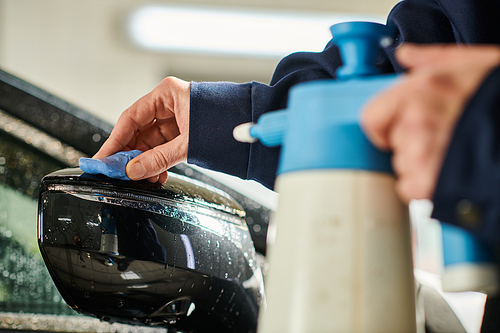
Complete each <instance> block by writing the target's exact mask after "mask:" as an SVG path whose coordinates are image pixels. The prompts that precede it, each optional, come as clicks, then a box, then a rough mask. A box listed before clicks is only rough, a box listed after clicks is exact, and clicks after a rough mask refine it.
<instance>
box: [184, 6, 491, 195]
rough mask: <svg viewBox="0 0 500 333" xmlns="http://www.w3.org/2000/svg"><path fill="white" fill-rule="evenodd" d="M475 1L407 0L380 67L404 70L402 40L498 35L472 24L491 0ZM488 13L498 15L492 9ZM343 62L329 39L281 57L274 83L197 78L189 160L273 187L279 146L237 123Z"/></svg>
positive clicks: (395, 16) (397, 11)
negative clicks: (237, 131)
mask: <svg viewBox="0 0 500 333" xmlns="http://www.w3.org/2000/svg"><path fill="white" fill-rule="evenodd" d="M476 2H477V1H474V0H463V1H460V6H458V5H457V2H456V0H441V1H437V0H405V1H402V2H401V3H399V4H397V5H396V6H395V7H394V8H393V10H392V11H391V13H390V14H389V17H388V24H391V25H393V26H394V27H395V28H396V35H395V43H393V45H392V46H391V47H389V48H387V49H384V50H383V52H381V54H380V56H379V58H378V60H377V66H378V67H379V68H380V69H381V70H382V72H383V73H389V72H394V71H396V72H400V71H402V68H401V67H400V66H399V65H398V64H397V62H396V61H395V59H394V50H395V48H396V47H397V46H399V45H400V44H401V43H403V42H414V43H454V42H461V43H462V42H463V43H475V42H480V41H485V40H488V38H490V37H491V36H494V35H498V34H496V33H494V31H493V32H489V33H488V31H483V30H484V29H486V28H487V27H488V26H487V25H486V24H485V23H484V22H485V21H481V22H483V23H482V24H481V25H478V24H475V25H474V24H472V23H470V22H473V23H474V22H475V21H474V18H477V17H476V16H480V15H485V14H484V12H488V10H485V9H484V8H487V7H488V6H487V5H486V4H485V3H488V2H487V1H486V2H480V4H475V3H476ZM481 8H483V9H481ZM464 13H465V14H464ZM488 14H489V15H490V16H491V17H493V18H494V14H493V13H488ZM464 17H465V18H464ZM470 17H472V19H470ZM494 20H495V22H496V21H497V20H496V18H494ZM470 29H472V30H471V31H472V32H471V31H470ZM496 31H498V30H496ZM485 34H487V37H485ZM479 36H481V38H479ZM496 38H498V37H496ZM340 65H341V59H340V55H339V53H338V50H337V48H336V47H335V46H334V45H333V44H332V43H331V42H330V43H329V44H328V45H327V46H326V47H325V49H324V51H323V52H319V53H311V52H299V53H294V54H291V55H289V56H287V57H285V58H284V59H282V60H281V62H280V63H279V65H278V66H277V68H276V70H275V73H274V75H273V78H272V80H271V82H270V84H269V85H267V84H263V83H258V82H251V83H244V84H235V83H230V82H203V83H197V82H192V84H191V105H190V132H189V151H188V162H189V163H193V164H196V165H199V166H201V167H205V168H208V169H212V170H216V171H221V172H224V173H228V174H232V175H235V176H238V177H240V178H243V179H253V180H256V181H258V182H260V183H262V184H264V185H265V186H267V187H269V188H273V186H274V180H275V177H276V169H277V164H278V156H279V148H267V147H264V146H263V145H262V144H261V143H259V142H256V143H253V144H243V143H239V142H236V141H235V140H234V139H233V137H232V131H233V128H234V127H235V126H237V125H239V124H242V123H245V122H256V121H257V119H258V118H259V116H260V115H261V114H263V113H265V112H269V111H273V110H279V109H283V108H285V107H286V101H287V98H288V90H289V89H290V87H292V86H293V85H295V84H297V83H300V82H305V81H312V80H319V79H333V78H335V71H336V69H337V68H338V67H339V66H340Z"/></svg>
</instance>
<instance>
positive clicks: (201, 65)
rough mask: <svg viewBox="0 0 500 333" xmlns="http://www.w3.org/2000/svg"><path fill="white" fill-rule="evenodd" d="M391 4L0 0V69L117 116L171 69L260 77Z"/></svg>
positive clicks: (198, 77)
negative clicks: (333, 28) (344, 23)
mask: <svg viewBox="0 0 500 333" xmlns="http://www.w3.org/2000/svg"><path fill="white" fill-rule="evenodd" d="M396 2H397V1H396V0H375V1H374V0H309V1H299V0H251V1H250V0H185V1H182V2H170V1H144V0H106V1H100V0H86V1H76V0H1V1H0V15H1V18H0V68H2V69H3V70H4V71H7V72H9V73H11V74H13V75H15V76H18V77H20V78H22V79H24V80H26V81H28V82H30V83H32V84H35V85H37V86H39V87H40V88H42V89H45V90H47V91H49V92H51V93H53V94H55V95H56V96H59V97H61V98H63V99H65V100H66V101H68V102H70V103H73V104H76V105H77V106H79V107H81V108H83V109H85V110H87V111H89V112H92V113H94V114H96V115H97V116H99V117H100V118H102V119H104V120H106V121H108V122H110V123H114V122H115V121H116V119H117V118H118V116H119V115H120V113H121V112H122V111H123V110H124V109H125V108H127V107H128V106H129V105H130V104H132V103H133V102H134V101H135V100H137V99H138V98H140V97H141V96H142V95H144V94H146V93H147V92H149V91H150V90H151V89H153V88H154V87H155V86H156V85H157V84H158V82H159V81H161V79H163V78H164V77H166V76H169V75H174V76H177V77H179V78H182V79H184V80H188V81H190V80H195V81H219V80H224V81H234V82H246V81H260V82H265V83H267V82H269V79H270V77H271V75H272V73H273V69H274V68H275V66H276V64H277V63H278V61H279V59H280V58H281V57H283V56H284V55H286V54H287V53H290V52H292V51H294V50H295V51H302V50H311V51H321V49H322V48H323V47H324V46H325V45H326V43H327V42H328V40H329V38H330V36H329V31H328V28H329V26H330V25H332V24H334V23H336V22H337V21H339V20H352V19H356V18H358V19H359V18H362V19H365V18H370V19H372V20H378V21H382V22H384V21H385V17H386V16H387V14H388V13H389V11H390V9H391V8H392V6H393V5H394V4H395V3H396ZM145 9H150V11H149V12H147V11H145ZM141 13H142V17H139V16H140V14H141ZM148 15H149V16H148ZM155 15H156V16H155ZM148 22H149V26H148ZM226 22H227V23H226ZM162 23H163V24H162ZM228 28H230V30H229V31H228ZM297 28H298V29H297ZM300 31H303V32H305V36H304V34H302V35H299V32H300ZM311 32H318V33H317V36H311V34H310V33H311ZM308 33H309V34H308ZM153 34H157V35H158V36H154V35H153ZM315 35H316V34H315ZM284 39H286V40H284ZM201 44H202V45H201ZM245 44H248V45H247V46H246V47H245ZM273 45H276V47H274V49H272V50H269V49H271V48H273ZM211 46H213V47H211ZM266 49H267V50H266Z"/></svg>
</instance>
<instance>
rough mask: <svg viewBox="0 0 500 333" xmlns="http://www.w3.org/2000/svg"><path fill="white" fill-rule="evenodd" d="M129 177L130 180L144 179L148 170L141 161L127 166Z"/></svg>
mask: <svg viewBox="0 0 500 333" xmlns="http://www.w3.org/2000/svg"><path fill="white" fill-rule="evenodd" d="M127 176H128V178H130V179H142V178H144V176H146V169H145V168H144V166H143V165H142V163H141V162H140V161H138V162H132V163H130V165H127Z"/></svg>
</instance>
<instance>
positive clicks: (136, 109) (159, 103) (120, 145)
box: [94, 77, 191, 183]
mask: <svg viewBox="0 0 500 333" xmlns="http://www.w3.org/2000/svg"><path fill="white" fill-rule="evenodd" d="M190 87H191V85H190V83H189V82H185V81H182V80H180V79H177V78H174V77H168V78H166V79H164V80H163V81H162V82H161V83H160V84H159V85H158V86H156V88H154V89H153V91H151V92H150V93H149V94H147V95H146V96H144V97H142V98H141V99H139V100H138V101H137V102H135V103H134V104H133V105H132V106H131V107H129V108H128V109H127V110H125V111H124V112H123V113H122V114H121V116H120V118H119V119H118V122H117V123H116V125H115V127H114V128H113V131H112V132H111V135H110V136H109V138H108V139H107V140H106V142H104V144H103V145H102V147H101V149H100V150H99V151H98V152H97V154H96V155H95V156H94V158H103V157H106V156H109V155H112V154H114V153H117V152H119V151H122V150H132V149H139V150H142V151H143V152H144V153H143V154H141V155H139V156H137V157H136V158H134V159H133V160H132V161H130V162H129V163H128V164H127V168H126V172H127V176H128V177H129V178H130V179H133V180H139V179H147V180H148V181H150V182H153V183H154V182H160V183H164V182H166V181H167V177H168V175H167V169H168V168H170V167H172V166H174V165H176V164H178V163H181V162H184V161H186V160H187V151H188V138H189V102H190Z"/></svg>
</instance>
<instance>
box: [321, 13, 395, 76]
mask: <svg viewBox="0 0 500 333" xmlns="http://www.w3.org/2000/svg"><path fill="white" fill-rule="evenodd" d="M330 31H331V33H332V39H333V41H334V42H335V45H337V47H338V48H339V50H340V54H341V56H342V61H343V63H344V64H343V66H342V67H340V68H339V69H337V72H336V74H337V77H338V78H339V79H349V78H355V77H360V76H366V75H378V74H381V72H380V70H379V69H378V68H377V67H375V66H374V63H375V59H376V57H377V54H378V52H379V50H380V46H389V45H390V44H391V43H392V35H393V29H392V27H391V26H387V25H383V24H377V23H371V22H346V23H340V24H335V25H333V26H332V27H331V28H330Z"/></svg>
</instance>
